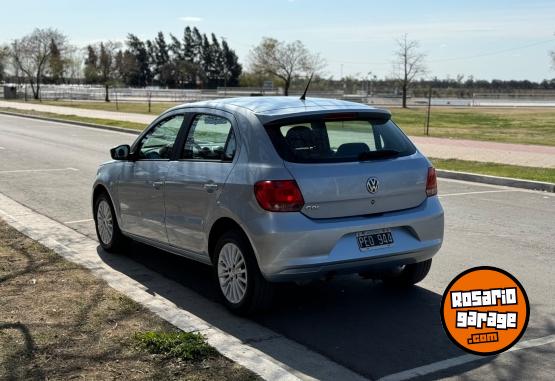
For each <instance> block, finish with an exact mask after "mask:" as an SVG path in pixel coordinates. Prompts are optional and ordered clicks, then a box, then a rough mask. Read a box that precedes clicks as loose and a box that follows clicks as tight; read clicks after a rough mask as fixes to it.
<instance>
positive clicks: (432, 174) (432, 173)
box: [426, 167, 437, 197]
mask: <svg viewBox="0 0 555 381" xmlns="http://www.w3.org/2000/svg"><path fill="white" fill-rule="evenodd" d="M436 194H437V176H436V170H435V168H434V167H430V168H428V179H427V180H426V195H427V196H428V197H431V196H435V195H436Z"/></svg>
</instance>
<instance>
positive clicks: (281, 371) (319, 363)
mask: <svg viewBox="0 0 555 381" xmlns="http://www.w3.org/2000/svg"><path fill="white" fill-rule="evenodd" d="M0 218H2V219H3V220H5V221H6V222H7V223H8V224H9V225H11V226H12V227H14V228H15V229H17V230H19V231H20V232H22V233H23V234H25V235H27V236H28V237H30V238H31V239H34V240H35V241H37V242H39V243H41V244H43V245H44V246H46V247H49V248H50V249H52V250H54V251H55V252H56V253H58V254H59V255H60V256H62V257H64V258H65V259H67V260H69V261H71V262H73V263H76V264H79V265H81V266H84V267H85V268H87V269H89V270H90V271H91V272H92V273H93V274H94V275H95V276H97V277H99V278H101V279H104V280H105V281H106V282H107V283H108V285H109V286H110V287H112V288H114V289H116V290H118V291H120V292H122V293H124V294H125V295H127V296H128V297H130V298H131V299H133V300H134V301H136V302H138V303H140V304H142V305H143V306H145V307H146V308H148V309H149V310H150V311H152V312H154V313H155V314H157V315H158V316H160V317H161V318H162V319H164V320H166V321H168V322H169V323H171V324H173V325H174V326H176V327H178V328H180V329H181V330H183V331H187V332H199V333H201V334H202V335H204V336H205V337H206V339H207V341H208V343H209V344H210V345H212V346H213V347H215V348H216V350H218V351H219V352H220V353H222V354H223V355H224V356H226V357H227V358H229V359H231V360H233V361H235V362H236V363H238V364H239V365H242V366H244V367H245V368H247V369H250V370H252V371H253V372H254V373H256V374H258V375H259V376H261V377H262V378H263V379H266V380H270V381H299V380H314V379H326V380H342V381H343V380H345V381H364V380H366V379H365V378H364V377H362V376H361V375H359V374H357V373H356V372H354V371H352V370H350V369H348V368H346V367H344V366H342V365H340V364H338V363H336V362H334V361H333V360H330V359H328V358H327V357H325V356H323V355H321V354H319V353H316V352H314V351H311V350H309V349H308V348H306V347H305V346H304V345H302V344H299V343H296V342H295V341H293V340H290V339H288V338H286V337H284V336H283V335H280V334H277V333H276V332H274V331H272V330H270V329H268V328H266V327H263V326H261V325H259V324H257V323H254V322H252V321H249V320H246V319H241V318H239V317H236V316H233V315H232V314H230V313H228V312H227V311H226V310H225V308H223V307H222V306H220V305H219V304H218V303H214V302H213V301H210V300H208V299H206V298H204V297H202V296H200V295H199V294H197V293H196V292H195V291H192V290H190V289H188V288H187V287H184V286H182V285H181V284H179V283H176V282H175V281H172V280H170V279H167V278H165V277H164V276H162V275H160V274H159V273H156V272H154V271H152V270H149V269H148V268H146V267H144V266H143V265H141V264H139V263H137V262H134V261H132V260H130V259H128V258H125V256H106V254H105V253H104V252H103V251H102V250H100V249H99V246H98V242H97V241H96V240H93V239H91V238H89V237H87V236H86V235H83V234H81V233H79V232H77V231H75V230H73V229H72V228H70V227H69V226H66V225H63V224H61V223H59V222H56V221H54V220H52V219H51V218H49V217H47V216H44V215H42V214H40V213H37V212H34V211H32V210H31V209H29V208H27V207H25V206H23V205H21V204H19V203H18V202H16V201H14V200H12V199H11V198H9V197H7V196H5V195H3V194H2V193H0ZM137 279H141V281H138V280H137ZM176 303H177V304H176ZM188 306H189V307H188ZM188 308H192V309H193V310H198V311H202V313H203V314H204V315H206V316H207V317H208V319H207V320H208V321H206V320H204V319H202V318H200V317H199V316H197V315H195V314H194V313H193V312H190V311H188V310H187V309H188ZM219 327H224V328H225V327H233V328H232V329H231V331H232V332H233V334H232V333H228V332H226V331H225V330H224V328H219Z"/></svg>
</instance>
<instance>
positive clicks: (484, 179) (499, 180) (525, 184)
mask: <svg viewBox="0 0 555 381" xmlns="http://www.w3.org/2000/svg"><path fill="white" fill-rule="evenodd" d="M0 114H4V115H11V116H17V117H22V118H30V119H37V120H44V121H47V122H56V123H64V124H72V125H77V126H82V127H91V128H98V129H101V130H109V131H117V132H124V133H128V134H133V135H139V134H140V133H141V132H142V131H139V130H133V129H130V128H123V127H112V126H105V125H102V124H95V123H86V122H79V121H72V120H64V119H56V118H49V117H43V116H36V115H27V114H18V113H16V112H9V111H0ZM436 173H437V175H438V177H443V178H446V179H453V180H463V181H471V182H475V183H484V184H492V185H501V186H506V187H513V188H523V189H530V190H539V191H544V192H550V193H555V184H553V183H546V182H542V181H530V180H521V179H513V178H510V177H499V176H489V175H479V174H476V173H469V172H457V171H448V170H446V169H437V168H436Z"/></svg>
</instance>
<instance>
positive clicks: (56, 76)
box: [48, 40, 66, 84]
mask: <svg viewBox="0 0 555 381" xmlns="http://www.w3.org/2000/svg"><path fill="white" fill-rule="evenodd" d="M65 64H66V62H65V59H64V58H63V57H62V52H60V49H59V48H58V45H57V44H56V41H54V40H52V41H50V59H49V61H48V69H49V72H50V80H51V81H52V82H53V83H55V84H59V83H60V82H62V81H63V79H64V70H65Z"/></svg>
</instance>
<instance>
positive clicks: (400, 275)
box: [381, 259, 432, 287]
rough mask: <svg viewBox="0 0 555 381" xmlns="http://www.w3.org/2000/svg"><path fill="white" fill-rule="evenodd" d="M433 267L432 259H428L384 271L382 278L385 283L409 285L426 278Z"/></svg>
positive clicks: (401, 285)
mask: <svg viewBox="0 0 555 381" xmlns="http://www.w3.org/2000/svg"><path fill="white" fill-rule="evenodd" d="M431 267H432V259H428V260H426V261H424V262H418V263H412V264H410V265H405V266H401V267H400V268H397V269H395V270H392V271H390V272H387V273H384V274H382V276H381V279H382V280H383V282H384V284H386V285H388V286H394V287H408V286H412V285H414V284H416V283H418V282H420V281H422V280H423V279H424V278H426V275H428V273H429V272H430V268H431Z"/></svg>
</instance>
